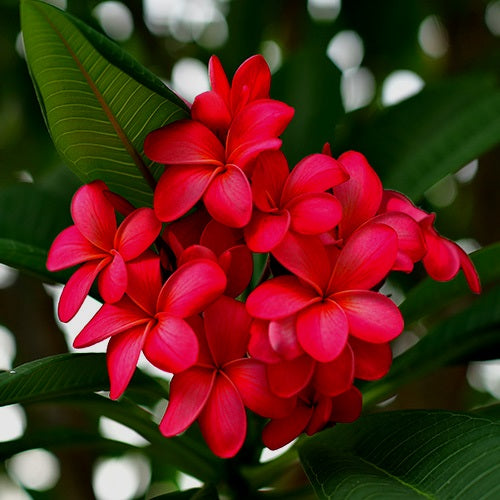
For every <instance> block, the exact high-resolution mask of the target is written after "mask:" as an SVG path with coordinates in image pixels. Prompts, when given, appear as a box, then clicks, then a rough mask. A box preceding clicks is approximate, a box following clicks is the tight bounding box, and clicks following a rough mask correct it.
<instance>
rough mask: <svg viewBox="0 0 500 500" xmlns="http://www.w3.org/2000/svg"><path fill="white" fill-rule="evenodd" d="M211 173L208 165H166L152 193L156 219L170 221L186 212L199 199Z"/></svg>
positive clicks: (211, 168)
mask: <svg viewBox="0 0 500 500" xmlns="http://www.w3.org/2000/svg"><path fill="white" fill-rule="evenodd" d="M213 175H214V169H213V167H211V166H210V165H208V166H207V165H185V166H184V165H181V166H172V167H167V168H166V169H165V172H164V173H163V175H162V176H161V177H160V180H159V181H158V185H157V186H156V190H155V194H154V209H155V213H156V216H157V217H158V219H160V220H161V221H165V222H170V221H174V220H176V219H178V218H179V217H181V216H182V215H184V214H185V213H186V212H188V211H189V210H190V209H191V208H193V207H194V205H195V204H196V203H197V202H198V201H199V200H200V199H201V197H202V196H203V193H204V192H205V190H206V189H207V187H208V185H209V184H210V181H211V179H212V177H213Z"/></svg>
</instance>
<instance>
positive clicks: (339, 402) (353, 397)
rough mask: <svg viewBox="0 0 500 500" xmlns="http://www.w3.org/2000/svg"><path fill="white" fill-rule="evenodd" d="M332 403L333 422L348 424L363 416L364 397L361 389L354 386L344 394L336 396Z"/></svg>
mask: <svg viewBox="0 0 500 500" xmlns="http://www.w3.org/2000/svg"><path fill="white" fill-rule="evenodd" d="M332 403H333V404H332V414H331V421H332V422H338V423H346V424H348V423H351V422H354V421H355V420H356V419H358V418H359V416H360V415H361V409H362V406H363V397H362V396H361V393H360V392H359V389H358V388H357V387H354V386H352V387H351V388H350V389H349V390H348V391H346V392H344V393H343V394H339V395H338V396H335V397H334V398H333V400H332Z"/></svg>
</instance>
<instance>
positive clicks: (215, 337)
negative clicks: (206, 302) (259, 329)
mask: <svg viewBox="0 0 500 500" xmlns="http://www.w3.org/2000/svg"><path fill="white" fill-rule="evenodd" d="M204 317H205V332H206V336H207V342H208V346H209V348H210V352H211V353H212V356H213V359H214V361H215V364H216V365H217V366H223V365H224V364H225V363H228V362H229V361H232V360H234V359H239V358H243V357H244V356H245V353H246V352H247V345H248V340H249V338H250V321H251V318H250V316H249V315H248V313H247V311H246V309H245V304H243V303H242V302H239V301H237V300H235V299H231V298H229V297H225V296H222V297H220V298H219V299H218V300H217V301H215V302H214V303H213V304H212V305H211V306H210V307H209V308H208V309H207V310H206V311H205V313H204Z"/></svg>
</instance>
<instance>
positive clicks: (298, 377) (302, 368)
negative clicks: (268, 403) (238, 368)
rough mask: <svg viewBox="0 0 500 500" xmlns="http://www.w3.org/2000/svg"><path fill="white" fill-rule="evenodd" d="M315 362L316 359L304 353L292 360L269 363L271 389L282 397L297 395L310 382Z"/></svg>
mask: <svg viewBox="0 0 500 500" xmlns="http://www.w3.org/2000/svg"><path fill="white" fill-rule="evenodd" d="M315 364H316V363H315V362H314V359H312V358H311V357H310V356H307V354H304V355H303V356H299V357H298V358H295V359H292V360H290V361H280V362H279V363H273V364H270V365H267V380H268V382H269V387H270V389H271V391H272V392H273V393H274V394H276V395H277V396H279V397H281V398H290V397H292V396H295V395H296V394H298V393H299V392H300V391H301V390H302V389H304V387H306V386H307V384H308V383H309V382H310V380H311V377H312V376H313V373H314V366H315Z"/></svg>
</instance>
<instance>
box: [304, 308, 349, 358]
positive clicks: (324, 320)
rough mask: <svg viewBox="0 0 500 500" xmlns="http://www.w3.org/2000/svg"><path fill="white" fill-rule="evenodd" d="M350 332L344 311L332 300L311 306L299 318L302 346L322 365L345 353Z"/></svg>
mask: <svg viewBox="0 0 500 500" xmlns="http://www.w3.org/2000/svg"><path fill="white" fill-rule="evenodd" d="M348 331H349V325H348V323H347V318H346V315H345V314H344V311H343V310H342V309H341V308H340V307H339V306H338V305H337V304H335V303H334V302H332V301H330V300H326V301H324V302H321V303H317V304H313V305H312V306H309V307H308V308H306V309H304V310H303V311H301V312H300V313H299V315H298V317H297V338H298V339H299V343H300V345H301V346H302V348H303V349H304V351H306V352H307V353H308V354H310V355H311V356H312V357H313V358H314V359H315V360H317V361H320V362H321V363H326V362H328V361H332V360H334V359H335V358H336V357H337V356H338V355H339V354H340V353H341V352H342V351H343V349H344V347H345V345H346V342H347V334H348Z"/></svg>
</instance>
